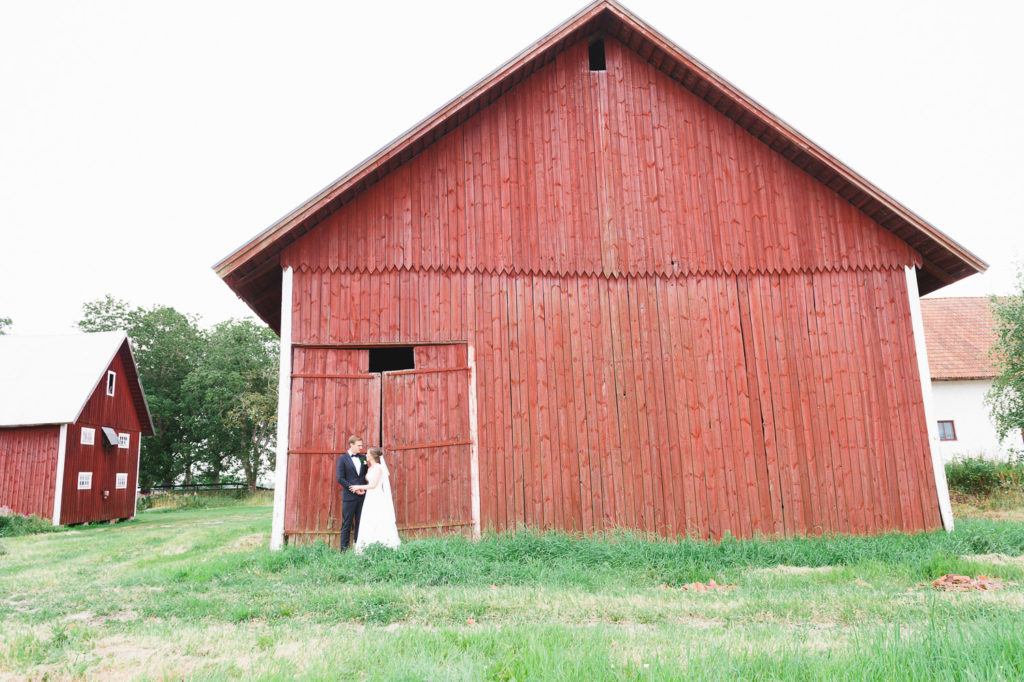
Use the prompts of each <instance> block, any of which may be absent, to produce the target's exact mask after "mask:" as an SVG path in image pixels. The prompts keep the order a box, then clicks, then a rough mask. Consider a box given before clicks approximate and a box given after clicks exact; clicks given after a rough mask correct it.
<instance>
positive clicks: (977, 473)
mask: <svg viewBox="0 0 1024 682" xmlns="http://www.w3.org/2000/svg"><path fill="white" fill-rule="evenodd" d="M946 481H947V482H948V483H949V491H950V492H951V493H962V494H966V495H996V494H998V493H1005V492H1024V462H1021V461H1019V460H1017V461H1014V462H994V461H992V460H988V459H981V458H980V457H968V458H965V459H958V460H954V461H952V462H949V463H948V464H946Z"/></svg>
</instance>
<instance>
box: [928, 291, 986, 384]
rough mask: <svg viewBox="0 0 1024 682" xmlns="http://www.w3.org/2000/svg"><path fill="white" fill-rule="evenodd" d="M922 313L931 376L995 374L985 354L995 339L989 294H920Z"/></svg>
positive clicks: (975, 377) (967, 376)
mask: <svg viewBox="0 0 1024 682" xmlns="http://www.w3.org/2000/svg"><path fill="white" fill-rule="evenodd" d="M921 316H922V317H923V318H924V338H925V343H926V345H927V347H928V365H929V367H930V369H931V374H932V380H940V381H942V380H950V379H988V378H990V377H994V376H995V375H996V371H995V368H994V367H993V365H992V359H991V358H990V357H989V354H988V349H989V348H990V347H991V346H992V344H993V343H994V342H995V340H996V331H995V327H996V320H995V316H994V315H993V314H992V302H991V301H990V300H989V299H988V297H978V298H922V299H921Z"/></svg>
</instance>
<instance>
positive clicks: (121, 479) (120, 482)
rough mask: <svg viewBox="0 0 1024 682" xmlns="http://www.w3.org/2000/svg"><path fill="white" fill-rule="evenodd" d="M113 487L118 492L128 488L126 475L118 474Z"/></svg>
mask: <svg viewBox="0 0 1024 682" xmlns="http://www.w3.org/2000/svg"><path fill="white" fill-rule="evenodd" d="M114 487H115V488H116V489H118V490H124V489H125V488H127V487H128V474H118V475H117V480H116V481H115V482H114Z"/></svg>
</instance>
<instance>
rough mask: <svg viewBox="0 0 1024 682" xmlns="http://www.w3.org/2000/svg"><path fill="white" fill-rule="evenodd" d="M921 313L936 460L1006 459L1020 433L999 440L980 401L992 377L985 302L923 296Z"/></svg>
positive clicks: (1019, 443)
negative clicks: (935, 425) (936, 433)
mask: <svg viewBox="0 0 1024 682" xmlns="http://www.w3.org/2000/svg"><path fill="white" fill-rule="evenodd" d="M921 316H922V318H923V320H924V336H925V342H926V344H927V348H928V364H929V368H930V370H931V377H932V400H933V401H934V402H933V405H934V417H935V419H936V420H937V422H938V429H939V452H940V453H941V455H942V459H943V460H944V461H946V462H948V461H949V460H951V459H955V458H957V457H974V456H979V455H980V456H983V457H987V458H997V459H1006V458H1007V457H1008V456H1009V455H1010V454H1011V453H1012V451H1013V450H1021V449H1024V434H1022V433H1020V432H1018V433H1015V434H1011V435H1009V436H1007V437H1006V439H1005V440H1003V441H1002V442H1000V441H999V436H998V435H997V434H996V427H995V425H994V424H993V423H992V418H991V416H990V415H989V410H988V407H987V406H986V405H985V394H986V393H988V390H989V389H990V388H991V387H992V380H993V379H994V378H995V376H996V368H995V365H994V364H993V361H992V358H991V356H990V355H989V349H990V348H991V347H992V344H993V343H995V340H996V332H995V326H996V320H995V316H994V315H993V314H992V303H991V302H990V300H989V299H988V298H987V297H958V298H924V299H921Z"/></svg>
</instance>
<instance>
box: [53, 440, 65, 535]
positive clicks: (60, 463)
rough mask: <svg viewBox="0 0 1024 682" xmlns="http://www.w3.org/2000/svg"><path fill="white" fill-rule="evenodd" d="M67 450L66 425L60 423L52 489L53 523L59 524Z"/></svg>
mask: <svg viewBox="0 0 1024 682" xmlns="http://www.w3.org/2000/svg"><path fill="white" fill-rule="evenodd" d="M67 450H68V425H67V424H61V425H60V443H58V444H57V482H56V483H55V484H54V490H53V525H55V526H59V525H60V505H61V497H62V496H63V495H64V460H65V459H66V457H67Z"/></svg>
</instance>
